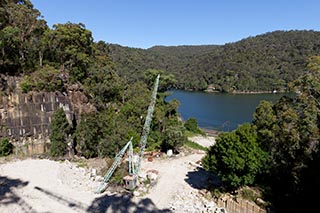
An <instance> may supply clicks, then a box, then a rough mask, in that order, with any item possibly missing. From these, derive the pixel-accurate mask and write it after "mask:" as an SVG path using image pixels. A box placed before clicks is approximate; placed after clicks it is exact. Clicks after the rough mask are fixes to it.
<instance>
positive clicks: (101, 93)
mask: <svg viewBox="0 0 320 213" xmlns="http://www.w3.org/2000/svg"><path fill="white" fill-rule="evenodd" d="M112 47H114V48H117V46H116V45H114V46H112ZM110 49H111V47H110V46H109V47H108V46H107V45H106V44H105V43H104V42H94V41H93V37H92V33H91V31H90V30H88V29H86V27H85V25H84V24H82V23H78V24H75V23H71V22H68V23H64V24H61V23H57V24H55V25H53V27H52V28H50V27H48V26H47V24H46V21H45V20H44V19H43V17H42V16H41V13H40V12H39V11H38V10H37V9H36V8H34V7H33V5H32V3H31V2H30V1H29V0H5V1H1V2H0V82H1V87H0V100H2V99H9V98H10V95H11V94H17V96H19V95H20V94H21V92H22V93H27V94H28V93H37V92H55V93H59V94H61V95H62V96H66V97H68V96H70V94H72V93H73V92H74V91H76V92H78V93H81V94H83V95H84V96H85V97H86V98H85V99H86V103H83V104H85V105H86V106H87V108H88V111H86V112H83V113H81V115H78V114H77V115H73V116H74V117H77V118H79V119H77V120H75V121H74V122H73V123H72V124H71V123H70V124H68V122H67V121H66V118H65V117H66V115H65V112H64V110H57V112H56V113H55V114H54V116H53V117H52V122H51V131H52V132H51V136H50V141H51V147H50V154H51V155H52V156H64V155H66V154H67V152H68V150H67V148H68V147H67V144H72V145H71V146H72V147H71V149H72V151H73V152H74V153H76V154H77V155H79V156H84V157H86V158H91V157H97V156H110V157H112V156H114V154H115V153H116V152H118V151H119V150H120V149H121V148H122V146H123V145H124V144H125V143H126V142H127V141H128V140H129V139H130V138H131V137H133V144H134V147H137V145H138V142H139V140H140V134H141V132H142V127H143V124H144V119H145V115H146V114H147V109H148V105H149V102H150V96H151V89H152V88H153V84H154V80H155V79H156V76H157V74H159V73H161V80H160V84H159V92H158V96H157V104H156V107H155V112H154V118H153V123H152V125H151V130H150V133H149V138H148V144H147V148H150V149H163V150H166V149H174V150H175V149H176V148H177V147H179V146H181V145H182V144H183V143H184V142H185V140H186V137H185V135H184V127H183V123H182V122H181V121H180V120H179V117H178V113H177V107H178V105H179V104H178V103H177V102H176V101H172V102H170V103H166V102H165V101H164V99H165V97H166V94H165V93H163V92H164V91H165V90H166V88H167V87H168V86H167V85H170V82H174V79H173V76H171V75H166V74H165V73H163V72H162V71H160V70H154V69H153V70H149V69H148V70H147V69H146V68H150V67H147V66H145V65H143V66H144V68H143V69H142V68H139V71H141V73H139V75H137V76H138V77H137V78H135V81H133V80H132V79H131V75H125V74H128V73H127V70H131V67H130V66H131V63H128V64H125V61H121V60H122V58H121V57H120V58H117V56H116V55H114V54H111V53H110V52H109V51H110ZM119 51H121V52H120V53H121V55H125V57H124V58H125V59H126V60H129V59H130V58H129V57H127V55H133V56H134V55H139V57H141V58H143V57H142V53H144V51H141V53H140V52H138V50H135V49H130V48H127V49H125V48H119V49H118V52H119ZM114 61H118V62H121V64H122V66H123V67H126V68H127V69H125V70H124V71H122V70H121V69H119V66H117V65H116V64H115V63H114ZM141 67H142V66H141ZM116 68H117V69H116ZM120 74H122V75H120ZM8 76H10V77H8ZM8 79H17V80H15V81H17V82H19V83H18V84H12V85H15V86H14V87H11V86H10V85H11V84H10V82H9V80H8ZM75 101H76V100H75ZM4 103H5V102H4ZM1 104H3V103H2V102H1ZM61 105H63V103H61ZM89 106H90V107H89ZM91 106H93V107H91ZM5 107H7V106H4V108H5ZM13 107H14V106H13ZM89 109H91V110H89ZM12 110H15V109H12ZM43 110H44V109H42V111H41V112H43ZM28 116H29V115H26V117H27V118H26V119H27V121H28V122H31V123H32V122H33V120H32V119H31V118H29V117H28ZM0 117H5V116H4V115H3V116H2V114H0ZM50 119H51V118H50ZM50 119H49V120H50ZM69 125H72V126H69ZM30 134H31V133H30ZM21 135H22V133H21ZM2 136H4V137H11V138H12V135H11V133H10V132H9V131H7V130H6V124H5V123H4V124H3V126H2V124H1V137H2ZM22 136H25V137H29V136H30V135H27V134H26V135H22ZM173 136H174V137H173ZM4 139H6V138H4ZM5 141H6V140H5ZM11 141H14V140H11ZM69 148H70V147H69ZM69 151H70V150H69Z"/></svg>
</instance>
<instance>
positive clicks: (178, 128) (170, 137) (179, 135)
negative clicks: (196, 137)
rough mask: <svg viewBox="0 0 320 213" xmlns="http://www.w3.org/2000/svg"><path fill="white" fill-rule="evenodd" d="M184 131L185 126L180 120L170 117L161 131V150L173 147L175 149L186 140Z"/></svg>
mask: <svg viewBox="0 0 320 213" xmlns="http://www.w3.org/2000/svg"><path fill="white" fill-rule="evenodd" d="M184 131H185V128H184V127H183V124H182V122H180V121H178V120H176V119H170V120H169V121H168V125H167V126H166V128H165V130H164V133H163V134H164V135H163V143H162V144H161V148H162V150H165V151H166V150H168V149H173V150H174V151H177V149H178V148H179V147H181V146H182V145H183V144H184V143H185V142H186V141H187V138H186V136H185V134H184Z"/></svg>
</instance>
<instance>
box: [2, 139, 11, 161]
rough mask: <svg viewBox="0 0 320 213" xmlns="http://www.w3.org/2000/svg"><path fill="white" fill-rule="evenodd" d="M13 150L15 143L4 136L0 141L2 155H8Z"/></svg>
mask: <svg viewBox="0 0 320 213" xmlns="http://www.w3.org/2000/svg"><path fill="white" fill-rule="evenodd" d="M12 151H13V145H12V143H10V141H9V139H8V138H3V139H1V141H0V156H1V157H4V156H8V155H10V154H11V153H12Z"/></svg>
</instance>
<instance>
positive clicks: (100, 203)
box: [35, 187, 171, 213]
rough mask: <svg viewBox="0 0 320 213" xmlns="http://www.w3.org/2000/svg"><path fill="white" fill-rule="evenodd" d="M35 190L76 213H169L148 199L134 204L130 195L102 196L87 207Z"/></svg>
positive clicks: (71, 200) (39, 189)
mask: <svg viewBox="0 0 320 213" xmlns="http://www.w3.org/2000/svg"><path fill="white" fill-rule="evenodd" d="M35 189H36V190H38V191H41V192H43V193H44V194H45V195H47V196H48V197H50V198H51V199H52V200H55V201H57V202H59V203H60V204H63V205H65V206H67V207H69V208H71V209H73V210H75V211H77V212H89V213H102V212H121V213H127V212H130V213H131V212H133V213H140V212H146V213H151V212H155V213H156V212H159V213H162V212H163V213H164V212H171V211H170V210H169V209H163V210H160V209H158V208H157V207H156V206H155V204H154V203H153V202H152V201H151V200H150V199H148V198H145V199H142V200H140V201H139V202H134V201H133V200H132V199H133V197H132V196H131V195H129V194H128V195H121V194H114V195H103V196H101V197H98V198H96V199H95V200H94V201H93V202H92V203H91V205H90V206H87V205H86V204H84V203H81V202H79V201H76V200H74V199H72V198H68V197H66V196H63V195H59V194H57V193H53V192H50V191H49V190H46V189H43V188H40V187H35Z"/></svg>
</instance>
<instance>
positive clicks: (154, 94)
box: [135, 75, 160, 174]
mask: <svg viewBox="0 0 320 213" xmlns="http://www.w3.org/2000/svg"><path fill="white" fill-rule="evenodd" d="M159 79H160V75H158V76H157V79H156V81H155V83H154V88H153V92H152V96H151V101H150V104H149V107H148V113H147V116H146V120H145V123H144V126H143V131H142V136H141V139H140V151H139V158H138V164H137V168H136V171H135V172H136V173H135V174H139V172H140V168H141V159H142V157H143V153H144V149H145V147H146V144H147V139H148V134H149V131H150V125H151V121H152V116H153V111H154V106H155V103H156V99H157V92H158V86H159Z"/></svg>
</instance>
